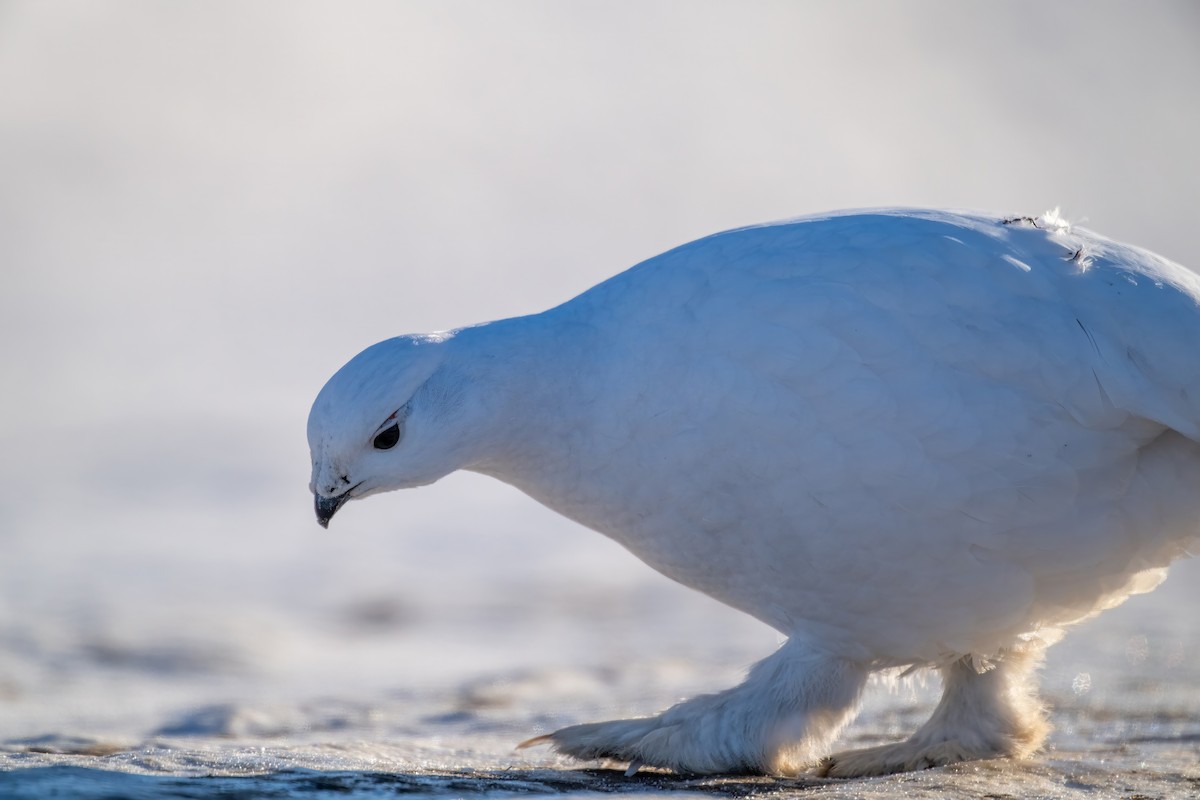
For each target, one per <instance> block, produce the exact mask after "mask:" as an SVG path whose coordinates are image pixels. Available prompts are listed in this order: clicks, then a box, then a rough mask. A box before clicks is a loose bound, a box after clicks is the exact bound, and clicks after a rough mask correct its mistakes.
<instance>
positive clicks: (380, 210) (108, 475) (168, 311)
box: [0, 2, 1200, 798]
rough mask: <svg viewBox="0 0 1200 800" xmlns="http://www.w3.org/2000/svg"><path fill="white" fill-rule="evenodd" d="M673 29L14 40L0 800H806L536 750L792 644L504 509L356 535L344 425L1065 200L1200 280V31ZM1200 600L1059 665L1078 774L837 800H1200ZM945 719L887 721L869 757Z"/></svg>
mask: <svg viewBox="0 0 1200 800" xmlns="http://www.w3.org/2000/svg"><path fill="white" fill-rule="evenodd" d="M649 5H650V6H652V8H648V4H645V3H642V4H637V5H636V7H635V6H630V7H629V8H628V9H623V10H614V9H610V8H608V7H606V6H604V5H597V6H594V7H593V6H587V5H585V6H563V5H560V4H554V3H548V4H539V3H530V4H527V5H519V6H514V7H509V8H507V9H505V7H502V6H492V5H491V4H482V5H473V4H467V3H439V4H431V5H429V6H419V5H392V4H379V5H367V6H364V7H363V11H362V13H361V14H358V15H351V14H346V13H344V12H343V11H342V10H341V9H334V8H332V7H331V8H324V9H323V8H322V7H320V6H309V5H294V4H284V3H279V4H271V3H266V4H259V5H256V6H255V7H254V9H252V10H238V11H234V10H232V8H233V7H232V6H231V7H229V8H228V9H225V10H222V11H215V10H211V9H209V8H207V7H205V6H169V7H168V6H164V7H156V8H155V9H154V10H150V9H149V7H147V6H143V5H140V4H134V3H123V2H117V3H106V4H97V5H71V6H60V5H57V4H47V3H36V2H24V3H22V2H17V3H9V4H7V5H6V6H5V7H4V10H3V11H2V12H0V14H2V16H3V21H2V23H0V38H2V39H3V46H0V175H3V176H4V179H3V180H2V181H0V219H3V220H4V224H3V235H0V264H3V266H4V274H5V280H6V284H5V291H4V292H3V293H0V333H2V334H3V336H4V340H5V342H6V347H5V348H4V350H3V352H2V353H0V371H2V373H3V375H4V376H5V380H4V409H5V414H4V415H2V418H0V452H3V453H4V454H5V458H4V459H0V482H2V485H3V486H4V487H5V490H4V492H2V493H0V520H2V523H0V545H2V548H3V549H2V551H0V552H2V553H3V555H2V556H0V743H2V749H3V753H0V769H3V770H4V772H3V773H0V795H4V796H11V797H18V798H25V797H41V796H46V795H48V794H51V793H53V792H54V791H61V792H62V793H64V794H68V793H69V794H71V795H74V796H83V797H88V796H91V797H110V796H114V795H119V796H125V797H143V796H144V797H148V796H162V795H164V794H165V795H170V794H175V795H176V796H192V797H206V796H221V795H222V794H223V793H224V794H226V795H228V793H230V792H233V791H235V790H236V791H239V792H242V793H244V794H245V795H246V796H254V795H255V794H257V795H258V796H288V795H289V794H291V795H295V796H310V797H317V796H322V794H326V795H330V796H332V795H333V794H335V793H337V792H338V791H339V790H340V789H351V790H353V791H355V792H357V793H359V794H361V795H364V796H370V795H371V794H372V793H375V794H386V795H388V796H391V795H393V794H395V793H397V791H399V790H403V791H406V792H408V793H413V794H418V795H419V794H427V795H442V796H460V795H464V794H473V793H480V792H484V791H487V792H491V793H504V792H505V791H516V790H518V789H520V790H522V791H530V792H534V793H542V792H544V793H558V794H585V793H591V792H613V791H623V792H627V793H631V794H636V793H644V794H662V793H663V792H664V791H667V790H669V791H670V793H672V794H684V795H690V794H695V795H699V794H722V795H738V794H750V793H760V792H770V791H786V790H787V786H792V785H794V784H788V785H787V786H785V787H782V788H781V787H780V786H779V784H775V783H772V782H770V781H766V782H762V781H745V780H741V779H728V780H724V781H716V782H700V783H695V782H687V781H676V782H673V783H672V782H669V781H668V782H667V783H665V784H660V783H656V781H660V780H666V779H663V778H661V777H660V776H659V777H656V776H654V775H652V774H651V775H639V776H638V777H637V778H635V779H634V780H633V781H632V782H629V781H623V780H620V779H619V775H620V773H619V772H617V773H612V774H602V773H595V772H580V771H577V770H575V769H574V768H573V767H572V766H571V765H569V764H568V763H567V762H565V761H561V762H560V761H557V760H555V759H554V757H552V756H550V755H548V754H545V753H538V752H532V751H522V752H520V753H515V752H514V751H513V750H512V745H514V744H515V743H516V742H518V741H520V740H521V739H524V738H526V737H528V736H530V735H534V734H536V733H540V732H543V731H545V730H549V729H550V728H552V727H553V726H555V725H561V724H568V723H571V722H577V721H584V720H588V719H601V718H608V717H611V716H616V715H627V714H634V713H652V712H654V711H657V710H660V709H661V708H662V707H663V706H664V705H665V704H666V703H668V702H670V701H671V700H674V699H676V698H678V697H681V696H684V695H690V694H694V693H695V692H699V691H707V690H713V689H717V688H720V687H722V686H727V685H729V684H731V683H732V682H734V681H736V680H737V679H738V677H739V675H740V674H741V672H742V671H743V670H744V669H745V668H746V667H747V666H748V665H749V664H750V663H751V662H753V661H754V660H756V659H758V658H760V657H762V656H763V655H765V654H766V653H768V652H770V651H771V650H772V649H773V648H774V647H775V646H776V645H777V637H776V635H775V634H774V632H772V631H770V630H768V629H766V628H765V627H763V626H761V625H759V624H758V623H755V622H753V621H752V620H749V618H745V617H743V616H742V615H739V614H737V613H735V612H731V611H727V610H725V609H723V608H722V607H721V606H719V605H718V604H716V603H713V602H711V601H708V600H705V599H703V598H701V597H699V596H697V595H693V594H692V593H690V592H688V591H687V590H684V589H681V588H679V587H677V586H674V585H672V584H670V583H669V582H667V581H666V580H664V579H662V578H661V577H659V576H657V575H655V574H654V573H652V572H651V571H650V570H648V569H647V568H645V567H644V566H642V565H641V564H639V563H638V562H637V561H636V560H635V559H633V558H631V557H630V556H629V555H628V554H626V553H624V552H623V551H621V550H620V548H618V547H617V546H615V545H613V544H612V543H610V542H607V541H604V540H603V539H601V537H598V536H595V535H594V534H592V533H590V532H587V531H584V530H582V529H579V528H576V527H574V526H572V525H569V524H567V523H565V522H562V521H561V520H559V519H557V518H556V517H555V516H554V515H552V514H550V513H549V512H545V511H544V510H542V509H540V508H538V507H537V506H536V504H534V503H532V502H530V501H529V500H528V499H527V498H524V497H522V496H520V495H519V494H517V493H516V492H513V491H511V490H508V489H506V488H505V487H503V486H501V485H499V484H497V483H496V482H494V481H489V480H487V479H484V478H482V477H479V476H472V475H459V476H454V477H453V478H450V479H447V480H446V481H443V482H439V483H438V484H436V485H434V486H432V487H427V488H425V489H422V490H420V491H418V492H406V493H402V494H397V495H390V496H388V497H383V498H374V499H372V500H371V501H370V502H367V503H362V504H352V505H350V506H347V507H346V508H344V509H342V510H341V511H340V512H339V514H338V517H337V522H336V524H335V527H334V529H333V530H331V531H329V532H328V533H326V532H323V531H321V530H320V529H319V528H318V527H317V526H316V524H315V522H314V521H313V520H312V507H311V496H310V495H309V494H308V491H307V486H306V484H307V480H308V474H307V472H308V454H307V447H306V443H305V441H304V420H305V416H306V414H307V412H308V406H309V404H310V402H311V399H312V397H313V395H314V393H315V392H316V391H317V389H319V388H320V385H321V383H322V382H323V381H324V380H325V378H326V377H327V376H328V375H329V374H330V373H331V372H332V371H333V370H334V369H336V368H337V367H338V365H340V364H341V363H342V362H343V361H344V359H345V357H346V355H347V354H348V353H350V352H353V350H354V349H355V348H357V347H360V346H361V345H362V344H363V343H365V342H370V341H377V340H379V339H382V338H385V337H388V336H392V335H395V334H396V333H399V332H401V331H404V330H438V329H445V328H450V327H454V326H456V325H461V324H464V323H469V322H472V321H475V320H480V319H489V318H497V317H502V316H508V315H513V314H520V313H528V312H532V311H537V310H539V309H541V308H546V307H549V306H551V305H553V304H555V303H557V302H561V301H562V300H564V299H566V298H568V297H570V296H572V295H574V294H575V293H576V292H577V291H578V290H579V289H581V288H583V287H585V286H589V285H592V284H594V283H596V282H597V281H599V280H601V279H603V278H605V277H607V276H609V275H611V274H613V273H614V272H615V271H617V270H619V269H621V268H623V267H624V266H626V265H628V264H631V263H633V262H634V261H636V260H637V259H639V258H643V257H645V256H646V255H649V254H651V253H655V252H660V251H662V250H664V249H665V248H667V247H670V246H672V245H675V244H677V243H679V242H684V241H688V240H690V239H693V238H695V237H696V236H699V235H703V234H705V233H708V232H710V231H713V230H719V229H722V228H727V227H730V226H732V225H738V224H744V223H748V222H752V221H755V220H764V219H778V218H783V217H787V216H791V215H795V214H801V213H805V212H809V211H817V210H821V209H828V208H839V207H855V206H863V205H879V204H888V203H896V202H902V203H906V204H919V205H927V206H957V207H988V208H994V209H998V210H1001V211H1006V212H1011V213H1014V214H1028V213H1036V212H1037V211H1039V210H1040V209H1043V208H1046V207H1049V206H1052V205H1054V204H1058V203H1061V204H1062V207H1063V212H1064V215H1065V216H1067V217H1068V218H1070V219H1073V220H1076V221H1078V220H1080V219H1081V218H1085V225H1086V226H1087V227H1090V228H1093V229H1096V230H1100V231H1103V232H1104V233H1106V234H1107V235H1110V236H1113V237H1114V238H1117V239H1120V240H1125V241H1132V242H1136V243H1138V244H1141V245H1144V246H1146V247H1149V248H1150V249H1152V250H1155V251H1157V252H1161V253H1163V254H1164V255H1166V256H1167V257H1169V258H1172V259H1173V260H1176V261H1179V262H1181V263H1184V264H1190V265H1195V264H1198V263H1200V250H1198V249H1197V244H1196V240H1195V235H1194V230H1195V229H1194V222H1193V219H1192V217H1193V215H1194V214H1193V212H1194V202H1193V200H1194V198H1195V197H1197V196H1200V187H1198V186H1197V185H1196V180H1197V177H1196V176H1197V175H1200V168H1198V167H1200V164H1197V154H1196V152H1195V148H1194V146H1193V143H1194V142H1195V141H1197V140H1198V139H1200V108H1198V107H1197V105H1196V104H1195V103H1194V102H1193V101H1192V100H1193V97H1194V86H1195V76H1196V75H1197V74H1200V52H1197V49H1196V48H1195V47H1194V46H1192V45H1193V42H1192V41H1191V39H1190V36H1191V32H1192V31H1193V30H1194V25H1193V24H1192V17H1191V14H1192V11H1191V10H1190V7H1189V6H1187V4H1180V5H1178V6H1165V7H1164V8H1163V10H1162V13H1161V14H1160V15H1153V16H1151V17H1147V15H1145V14H1144V13H1140V11H1139V10H1138V9H1127V8H1123V7H1122V6H1120V5H1111V6H1110V5H1104V4H1095V3H1091V2H1075V3H1072V2H1066V3H1060V4H1055V5H1053V6H1046V5H1045V4H1042V3H1033V2H1030V3H1025V4H1022V3H1014V4H1011V5H1006V6H1004V7H1003V8H1002V9H995V8H988V9H986V10H983V9H978V10H977V9H973V8H970V7H964V6H960V5H958V4H954V3H947V4H937V3H927V4H920V5H906V6H905V7H903V8H897V9H895V10H889V9H887V8H881V9H877V10H876V11H875V12H874V13H873V17H874V19H875V24H873V25H863V24H862V22H861V19H860V17H861V12H860V10H858V9H856V8H852V7H849V6H847V7H845V8H843V7H842V6H840V5H837V4H830V5H828V6H815V5H808V4H805V5H796V6H791V7H789V6H778V5H770V4H765V5H762V6H754V7H753V8H747V7H744V6H737V5H725V4H719V3H711V4H701V5H699V6H697V7H696V10H695V11H694V12H692V13H690V14H689V15H688V16H687V17H686V18H683V17H681V16H679V14H678V12H677V10H675V9H674V6H672V5H671V4H649ZM614 37H623V39H622V42H623V44H622V46H621V47H619V48H618V47H614V46H613V41H614ZM1110 41H1111V42H1117V43H1119V46H1114V47H1107V46H1098V43H1100V42H1110ZM664 49H666V50H667V51H669V54H670V56H671V57H666V56H665V54H664ZM1046 74H1055V75H1057V76H1059V81H1058V83H1057V84H1056V86H1057V87H1060V88H1058V89H1056V90H1055V91H1054V92H1049V91H1047V90H1046V89H1045V88H1044V82H1043V81H1042V80H1041V76H1043V75H1046ZM1098 111H1100V112H1102V113H1099V114H1098V113H1097V112H1098ZM349 286H361V287H366V288H365V289H364V290H363V291H350V290H348V289H347V287H349ZM1197 577H1200V572H1198V569H1197V564H1196V563H1195V562H1184V563H1181V564H1178V565H1176V567H1174V568H1173V569H1172V574H1171V576H1170V577H1169V578H1168V579H1167V581H1166V582H1165V583H1164V584H1163V585H1162V586H1161V587H1160V588H1158V589H1157V590H1156V591H1155V592H1154V593H1152V594H1149V595H1146V596H1142V597H1138V598H1134V599H1133V600H1131V601H1130V602H1129V603H1127V604H1126V605H1124V606H1122V607H1121V608H1118V609H1116V610H1114V611H1111V612H1108V613H1106V614H1105V615H1103V616H1101V617H1100V618H1099V619H1098V620H1095V621H1092V622H1089V623H1087V624H1086V625H1085V626H1083V627H1082V628H1080V629H1077V630H1074V631H1072V633H1071V635H1070V636H1069V637H1067V639H1066V640H1065V641H1064V642H1063V643H1061V644H1060V645H1057V646H1056V647H1055V648H1054V649H1052V650H1051V656H1050V660H1049V662H1048V664H1047V666H1046V668H1045V671H1044V676H1045V677H1044V680H1043V685H1044V687H1045V690H1046V693H1047V695H1048V696H1049V699H1050V701H1051V703H1052V704H1053V705H1054V706H1055V709H1056V710H1055V712H1054V718H1053V722H1054V724H1055V726H1056V731H1055V733H1054V734H1053V735H1052V738H1051V740H1050V742H1051V746H1052V748H1053V749H1052V750H1051V751H1049V752H1048V753H1046V754H1045V755H1044V756H1043V757H1041V758H1039V759H1036V760H1034V761H1032V762H1029V763H1026V764H1021V765H1013V764H1004V763H1001V764H994V765H979V766H978V767H975V766H971V767H967V768H964V769H962V770H954V769H947V770H934V771H931V772H929V773H921V774H917V775H911V776H901V777H897V778H888V779H881V780H873V781H857V782H853V783H849V784H839V783H833V784H829V785H823V786H820V787H817V788H815V789H812V790H811V791H812V792H813V793H814V794H817V793H820V794H822V795H823V796H828V797H837V796H842V797H857V796H872V795H876V796H888V795H889V794H890V795H895V794H900V793H903V794H905V795H911V796H913V797H920V796H922V795H924V796H929V797H947V796H950V797H953V796H963V797H967V796H979V795H981V794H986V793H993V794H1001V795H1003V794H1010V795H1014V796H1037V795H1045V796H1065V797H1070V796H1078V797H1123V796H1129V795H1133V794H1144V795H1146V796H1151V797H1154V796H1164V797H1165V796H1177V795H1181V794H1186V793H1187V792H1194V788H1193V787H1194V786H1195V782H1196V780H1197V778H1198V777H1200V776H1198V775H1197V772H1196V768H1195V764H1196V763H1197V758H1196V756H1197V752H1196V745H1195V742H1196V741H1197V739H1198V737H1200V731H1197V729H1196V726H1195V724H1194V723H1193V722H1192V720H1194V719H1195V717H1196V713H1195V712H1196V709H1197V707H1198V706H1200V697H1197V694H1196V692H1195V690H1194V687H1195V686H1196V685H1198V680H1197V679H1198V678H1200V676H1198V675H1197V674H1196V671H1195V668H1194V666H1193V665H1195V664H1197V663H1200V659H1198V658H1197V653H1196V642H1197V623H1196V621H1195V618H1194V615H1193V614H1192V613H1191V612H1190V609H1194V608H1195V607H1196V600H1197V597H1196V590H1195V589H1194V588H1193V587H1195V586H1197V585H1200V583H1198V581H1197ZM599 597H607V598H614V597H615V598H618V600H617V601H611V600H610V601H609V602H608V603H597V602H596V598H599ZM601 639H602V640H604V641H605V642H606V644H605V646H604V647H603V648H597V647H596V645H595V642H596V641H597V640H601ZM1084 676H1086V678H1085V677H1084ZM1073 687H1075V688H1073ZM1077 689H1078V693H1077ZM1085 689H1086V691H1085ZM933 693H934V688H933V687H921V686H920V685H915V686H913V687H909V688H904V687H901V688H900V689H899V690H898V691H897V693H895V694H893V693H892V692H891V691H890V690H888V689H887V688H886V687H877V688H875V689H873V690H871V692H870V694H869V697H868V701H867V702H868V707H867V709H866V711H865V713H864V714H863V715H862V717H861V718H860V720H859V721H858V722H857V723H856V725H855V726H854V727H853V728H851V729H850V731H849V732H848V733H847V734H846V738H845V739H844V741H846V742H847V743H850V744H854V745H857V744H869V743H872V742H875V741H880V740H882V739H886V738H888V737H896V736H899V735H901V734H902V733H903V732H904V731H907V730H910V729H911V728H912V727H913V725H914V724H916V723H917V722H918V721H919V719H920V718H921V717H922V716H924V715H926V714H927V713H928V711H929V709H930V708H931V704H932V699H933ZM485 701H486V702H485ZM164 731H165V732H164ZM46 750H75V751H87V752H91V753H95V754H94V755H86V754H85V755H71V754H69V753H67V754H64V753H54V752H39V751H46ZM106 752H107V753H111V755H101V754H102V753H106ZM546 768H550V769H552V770H553V772H552V773H551V774H550V775H549V776H548V775H547V774H546V773H544V772H542V771H541V770H544V769H546ZM472 770H474V771H475V772H472ZM480 773H482V774H483V776H484V777H480ZM339 796H342V795H339Z"/></svg>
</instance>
